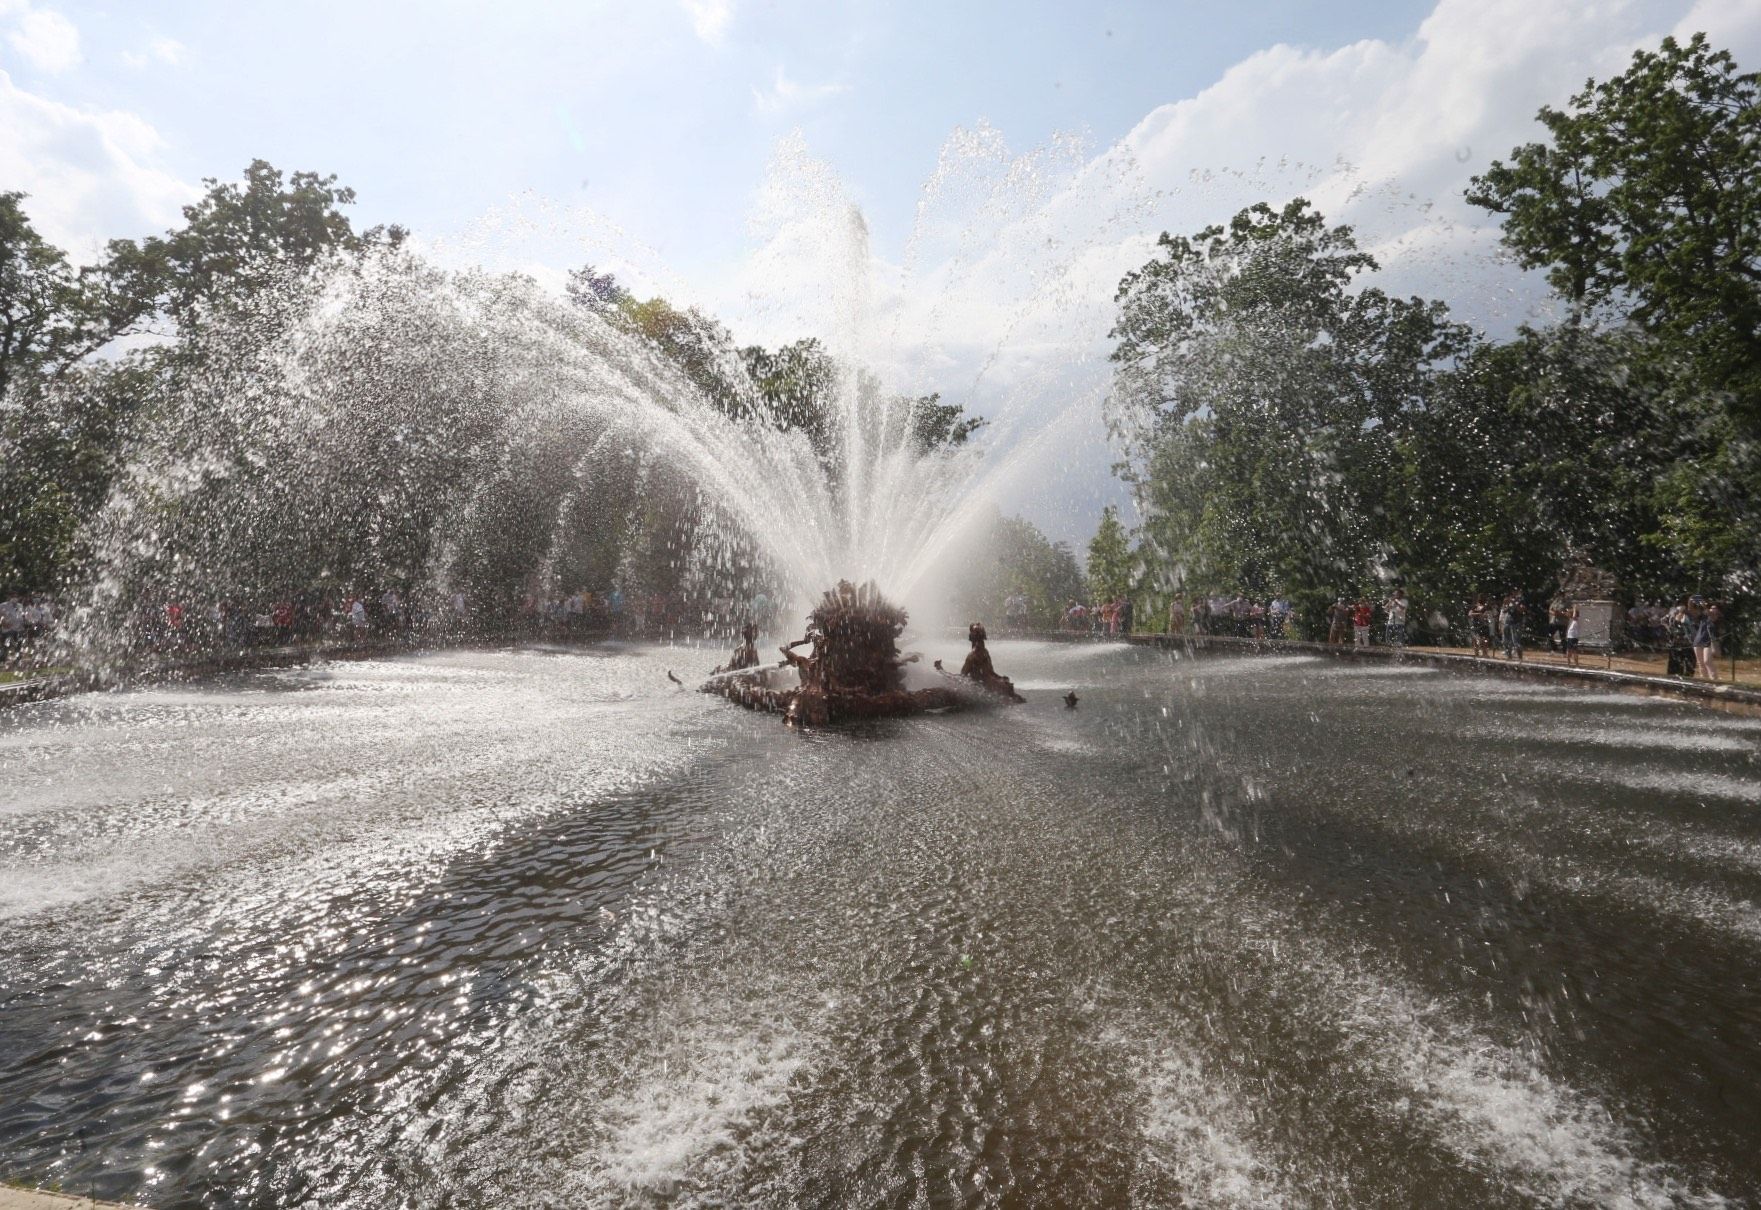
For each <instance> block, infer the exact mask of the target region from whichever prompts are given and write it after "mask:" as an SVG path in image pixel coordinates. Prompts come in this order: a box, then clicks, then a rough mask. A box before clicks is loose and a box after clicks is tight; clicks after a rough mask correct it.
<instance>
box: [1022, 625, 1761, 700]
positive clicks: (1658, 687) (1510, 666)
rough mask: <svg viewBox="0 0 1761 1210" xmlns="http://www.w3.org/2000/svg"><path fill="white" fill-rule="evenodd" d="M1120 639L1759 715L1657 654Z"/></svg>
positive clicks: (1070, 637)
mask: <svg viewBox="0 0 1761 1210" xmlns="http://www.w3.org/2000/svg"><path fill="white" fill-rule="evenodd" d="M997 637H998V638H1018V639H1041V640H1052V641H1054V642H1067V643H1069V642H1074V643H1088V642H1119V641H1121V640H1118V639H1106V638H1097V637H1095V636H1092V635H1087V634H1072V633H1070V632H1069V631H1016V632H1013V633H1009V634H1006V635H998V636H997ZM1125 641H1129V642H1131V643H1134V644H1137V645H1139V646H1148V647H1176V646H1178V647H1184V648H1187V649H1189V650H1192V651H1195V652H1204V651H1212V652H1224V651H1228V652H1243V653H1255V654H1269V653H1272V652H1286V653H1288V652H1301V653H1303V654H1305V655H1325V656H1331V657H1333V658H1334V659H1342V660H1353V659H1358V660H1416V661H1420V662H1423V663H1427V664H1432V665H1435V666H1437V667H1443V668H1451V669H1455V670H1458V671H1461V672H1473V673H1478V674H1484V675H1492V676H1514V677H1527V678H1533V679H1547V680H1557V681H1570V682H1575V683H1577V684H1581V685H1591V686H1595V687H1597V688H1602V689H1619V690H1622V691H1624V692H1629V693H1644V694H1649V695H1651V696H1654V697H1668V698H1674V699H1676V700H1678V701H1689V702H1697V703H1699V704H1701V705H1705V706H1711V707H1713V708H1715V709H1719V710H1725V711H1728V712H1731V713H1735V714H1749V715H1761V686H1758V685H1756V684H1753V683H1742V684H1731V683H1730V682H1728V681H1721V682H1719V683H1717V684H1713V683H1710V682H1707V681H1692V680H1684V679H1682V678H1680V677H1672V676H1663V675H1660V674H1661V673H1662V672H1663V670H1664V662H1663V659H1662V657H1658V658H1657V659H1656V660H1655V661H1649V660H1646V659H1645V658H1643V657H1640V658H1637V659H1628V658H1626V657H1619V656H1617V657H1616V658H1615V660H1614V661H1613V664H1614V666H1613V667H1612V668H1610V667H1605V666H1604V664H1605V663H1606V661H1605V659H1604V657H1603V656H1601V655H1600V654H1598V655H1594V656H1592V655H1588V654H1586V655H1585V656H1584V662H1583V663H1582V664H1581V665H1579V666H1577V667H1575V668H1574V667H1568V666H1567V665H1566V663H1565V659H1564V657H1563V656H1559V655H1548V653H1546V652H1540V653H1537V652H1533V651H1530V652H1528V653H1526V658H1525V659H1523V660H1522V661H1520V662H1518V661H1514V660H1503V659H1498V658H1493V659H1489V660H1487V659H1478V658H1476V657H1475V656H1474V654H1473V652H1472V651H1471V650H1470V649H1468V648H1465V647H1461V648H1450V647H1381V646H1372V647H1356V646H1353V645H1351V644H1337V645H1336V644H1328V643H1310V642H1305V641H1302V640H1298V639H1289V640H1278V639H1238V638H1234V637H1231V636H1227V635H1190V636H1185V637H1182V636H1177V635H1166V634H1134V635H1132V636H1131V637H1130V638H1129V640H1125ZM1543 657H1545V658H1543ZM1723 666H1725V667H1728V666H1729V662H1728V661H1726V662H1725V664H1724V665H1723ZM1628 667H1630V668H1634V669H1636V671H1627V670H1626V668H1628Z"/></svg>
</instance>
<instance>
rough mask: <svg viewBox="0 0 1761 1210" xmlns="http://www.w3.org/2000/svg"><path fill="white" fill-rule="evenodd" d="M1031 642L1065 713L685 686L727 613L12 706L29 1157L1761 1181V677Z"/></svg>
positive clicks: (512, 1188)
mask: <svg viewBox="0 0 1761 1210" xmlns="http://www.w3.org/2000/svg"><path fill="white" fill-rule="evenodd" d="M931 646H932V648H933V647H934V644H931ZM931 654H935V655H957V654H958V653H957V652H956V651H954V650H952V649H950V650H949V651H947V652H943V651H940V650H932V652H931ZM995 657H996V662H997V665H998V667H999V668H1001V669H1003V670H1004V671H1005V672H1008V673H1011V674H1013V675H1015V676H1016V678H1017V681H1018V683H1020V684H1023V685H1024V686H1027V687H1028V696H1029V697H1030V699H1031V700H1030V702H1029V704H1028V705H1027V706H1025V707H1021V708H1019V709H1016V710H1012V711H1008V712H1006V713H999V714H991V715H964V716H946V717H927V718H920V719H914V720H910V721H906V722H900V723H896V724H887V725H881V726H875V727H870V728H867V729H863V730H856V731H845V732H839V733H833V734H820V735H811V736H805V737H803V736H798V735H793V734H790V733H788V732H786V731H785V730H784V729H783V728H782V727H781V726H780V725H779V724H778V723H777V722H776V720H775V719H774V718H769V717H765V716H755V715H749V714H746V713H744V712H742V711H738V710H735V709H734V708H732V707H730V706H728V705H727V704H726V703H723V702H719V701H717V700H714V699H710V698H705V697H701V696H699V695H696V694H690V693H680V692H676V691H674V690H673V689H672V686H671V685H670V684H669V683H668V682H667V681H666V679H665V675H664V672H665V669H666V668H668V667H673V668H676V669H679V670H680V671H681V672H682V673H683V672H684V671H685V670H687V669H693V668H696V667H697V666H699V665H702V666H707V665H708V664H709V663H712V662H714V660H715V658H716V655H715V653H703V652H691V651H680V650H677V649H673V650H659V649H652V648H635V647H608V648H605V649H601V650H593V651H566V652H565V651H538V650H530V649H526V650H513V651H503V652H475V653H461V652H454V653H448V654H443V655H431V656H424V657H418V658H409V659H398V660H387V661H381V662H367V663H337V664H330V665H324V666H319V667H313V668H310V669H302V670H298V671H278V672H261V673H256V674H250V675H243V676H238V677H233V678H228V679H224V680H217V681H214V682H210V683H206V684H200V685H194V686H187V687H172V688H157V689H152V690H146V691H140V692H131V693H117V694H103V695H87V696H82V697H77V698H73V699H69V700H65V701H61V702H51V703H42V704H38V705H34V706H29V707H24V708H21V709H18V710H15V711H12V712H10V713H7V714H4V715H0V922H3V923H4V926H5V927H4V928H3V929H0V1176H4V1177H6V1178H10V1179H14V1180H24V1181H27V1182H31V1183H48V1182H58V1183H59V1184H60V1185H61V1187H63V1188H65V1189H67V1190H70V1191H77V1192H86V1191H91V1192H95V1193H97V1194H100V1195H105V1196H110V1197H116V1198H126V1199H133V1200H138V1201H140V1202H143V1203H146V1204H149V1205H155V1206H200V1205H208V1206H231V1205H248V1206H323V1207H375V1208H377V1207H388V1206H410V1207H429V1206H434V1207H442V1206H444V1207H458V1208H465V1207H502V1206H510V1205H520V1206H558V1207H563V1206H570V1207H572V1206H596V1205H629V1204H638V1205H640V1204H646V1203H657V1204H658V1203H668V1204H675V1205H767V1204H771V1205H775V1204H788V1205H838V1206H846V1205H850V1206H862V1205H874V1206H892V1205H907V1204H917V1205H960V1204H969V1205H985V1204H992V1203H999V1204H1017V1205H1035V1204H1038V1205H1072V1206H1082V1205H1095V1206H1100V1205H1109V1206H1110V1205H1120V1204H1130V1203H1136V1204H1140V1205H1155V1206H1161V1205H1171V1204H1192V1205H1206V1206H1279V1205H1298V1206H1300V1205H1354V1206H1357V1205H1369V1206H1399V1207H1407V1206H1415V1205H1426V1206H1464V1207H1467V1206H1474V1207H1480V1206H1487V1205H1501V1206H1502V1205H1525V1204H1532V1205H1596V1206H1603V1205H1635V1206H1665V1205H1683V1204H1686V1205H1701V1204H1704V1205H1719V1204H1731V1205H1739V1204H1750V1203H1753V1202H1755V1201H1758V1200H1761V1154H1758V1152H1757V1148H1756V1147H1755V1143H1756V1140H1757V1139H1761V903H1758V899H1761V819H1758V817H1757V811H1758V809H1761V770H1758V769H1757V765H1756V753H1757V745H1758V741H1761V720H1748V719H1740V718H1732V717H1726V716H1722V715H1717V714H1711V713H1707V712H1704V711H1702V710H1699V709H1697V708H1693V707H1687V706H1681V705H1673V704H1667V703H1660V702H1655V701H1650V700H1646V699H1642V698H1636V697H1624V696H1605V695H1596V694H1587V693H1581V692H1572V691H1564V690H1552V689H1547V688H1543V687H1538V686H1536V685H1535V684H1532V683H1528V682H1521V683H1518V682H1507V681H1502V680H1495V679H1480V678H1466V677H1455V676H1451V675H1446V674H1442V673H1437V672H1433V671H1429V670H1426V669H1423V668H1420V667H1415V666H1394V665H1377V666H1374V667H1366V668H1362V669H1359V668H1354V667H1352V666H1350V665H1343V664H1335V663H1331V662H1323V661H1316V660H1307V659H1302V658H1290V659H1275V658H1267V659H1260V660H1232V659H1223V658H1208V659H1204V660H1200V661H1192V660H1172V659H1170V658H1169V657H1168V656H1166V655H1162V654H1158V653H1152V652H1138V651H1130V650H1125V649H1122V648H1118V647H1103V646H1087V645H1082V646H1074V645H1072V646H1056V645H1045V646H1042V645H1036V644H1016V643H999V644H996V645H995ZM687 679H689V678H688V677H687ZM1069 687H1075V688H1076V689H1077V691H1078V692H1079V693H1080V694H1081V695H1082V699H1083V700H1082V704H1081V706H1080V707H1079V708H1078V709H1077V710H1075V711H1067V710H1065V709H1064V707H1063V705H1062V703H1061V702H1060V701H1059V700H1058V698H1059V696H1060V695H1061V694H1062V693H1063V692H1064V690H1065V689H1066V688H1069Z"/></svg>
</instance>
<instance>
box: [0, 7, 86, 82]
mask: <svg viewBox="0 0 1761 1210" xmlns="http://www.w3.org/2000/svg"><path fill="white" fill-rule="evenodd" d="M0 17H4V18H9V19H10V21H11V24H12V28H11V29H10V30H8V31H7V34H6V42H7V44H8V45H9V46H11V47H12V49H13V50H14V51H15V52H16V53H17V54H18V55H20V56H21V57H22V58H23V59H24V61H25V62H26V63H29V64H30V65H31V66H32V67H34V68H36V69H37V70H38V71H40V72H43V73H45V74H48V75H55V74H57V73H60V72H64V71H69V70H71V69H72V68H75V67H78V66H79V64H80V60H81V58H82V56H81V54H80V46H79V30H78V29H76V28H74V24H73V22H71V21H69V20H68V19H67V18H66V17H63V16H62V15H61V14H60V13H57V12H53V11H51V10H49V9H45V8H35V7H33V6H31V5H30V4H28V3H12V4H9V5H6V6H5V7H0Z"/></svg>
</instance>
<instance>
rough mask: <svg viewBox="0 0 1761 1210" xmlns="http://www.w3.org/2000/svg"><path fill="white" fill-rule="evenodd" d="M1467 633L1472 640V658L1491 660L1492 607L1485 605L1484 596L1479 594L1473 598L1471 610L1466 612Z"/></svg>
mask: <svg viewBox="0 0 1761 1210" xmlns="http://www.w3.org/2000/svg"><path fill="white" fill-rule="evenodd" d="M1467 616H1468V632H1469V633H1470V634H1471V635H1472V636H1473V640H1474V658H1475V659H1487V660H1489V659H1491V658H1492V607H1491V606H1490V605H1488V604H1486V594H1485V593H1480V594H1479V595H1478V596H1476V597H1475V598H1474V605H1473V608H1472V609H1470V610H1468V612H1467Z"/></svg>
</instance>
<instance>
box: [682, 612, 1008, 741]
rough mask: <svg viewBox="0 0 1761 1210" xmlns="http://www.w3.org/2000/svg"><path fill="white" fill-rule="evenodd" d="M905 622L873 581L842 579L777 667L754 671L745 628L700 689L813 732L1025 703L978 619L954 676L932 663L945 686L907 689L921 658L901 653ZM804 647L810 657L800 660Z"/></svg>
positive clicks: (754, 655) (751, 630) (751, 631)
mask: <svg viewBox="0 0 1761 1210" xmlns="http://www.w3.org/2000/svg"><path fill="white" fill-rule="evenodd" d="M906 620H907V617H906V613H905V611H904V610H903V609H901V608H899V607H898V606H897V605H894V604H893V603H892V602H890V601H888V600H887V599H886V597H884V596H882V595H881V592H880V590H879V589H878V588H876V587H875V585H874V583H873V582H872V581H870V582H869V583H866V584H863V585H862V586H861V587H860V588H859V587H857V586H856V585H854V584H852V583H851V582H850V581H849V580H840V581H839V582H838V586H837V587H836V588H834V589H831V590H829V591H827V592H826V593H824V594H823V595H822V596H821V597H820V600H819V604H817V605H816V606H815V607H814V608H813V611H812V612H811V613H809V614H808V615H807V633H806V634H805V635H804V636H803V637H801V638H799V639H796V640H795V641H794V642H792V643H789V644H787V645H786V646H784V647H783V648H781V654H782V661H781V662H780V663H778V664H776V665H773V666H771V667H768V668H761V667H756V666H755V665H756V664H757V662H758V652H757V649H756V645H755V640H756V634H757V630H756V627H755V626H753V625H752V624H751V623H747V625H746V627H745V628H744V629H743V630H742V632H741V639H742V642H741V645H740V647H738V648H737V649H736V650H735V652H734V655H733V658H732V659H731V660H730V661H729V662H728V663H727V664H726V665H724V666H723V667H720V668H717V669H716V670H715V671H714V672H713V673H711V674H710V677H709V679H708V680H707V681H705V682H704V684H703V692H705V693H714V694H718V695H720V696H723V697H726V698H727V699H728V700H730V701H733V702H738V703H739V704H740V705H743V706H746V707H747V708H749V709H753V710H774V711H778V712H780V713H781V714H782V715H783V716H784V718H785V719H786V721H787V722H788V723H789V724H790V725H791V726H812V727H819V726H824V725H826V724H827V723H836V722H845V721H849V720H853V719H863V718H887V717H893V716H898V715H906V714H919V713H922V712H924V711H927V710H950V709H957V708H961V707H965V706H974V705H991V704H1002V703H1016V702H1020V701H1022V700H1023V699H1022V698H1021V697H1020V696H1019V695H1018V694H1017V693H1016V692H1015V686H1014V685H1013V683H1011V682H1010V680H1009V678H1007V677H1004V676H999V675H997V673H996V670H995V669H994V668H992V667H991V657H990V652H989V651H988V650H986V648H985V633H984V626H983V625H982V624H980V623H978V622H974V623H973V624H972V626H971V628H970V630H969V631H968V637H969V638H970V639H971V642H972V652H971V654H969V655H968V656H967V657H966V663H965V665H964V666H963V667H962V668H961V673H960V675H959V676H957V677H956V676H953V675H952V674H950V673H948V672H946V671H945V670H944V669H943V668H942V663H941V661H940V660H937V661H936V663H935V670H936V672H938V673H940V674H941V676H942V679H943V681H944V683H943V684H940V685H931V686H927V687H922V688H917V689H911V688H907V687H906V684H905V668H906V666H907V665H910V664H914V663H916V662H917V661H918V658H919V657H918V656H917V655H915V654H913V655H901V654H900V653H899V644H898V639H899V635H900V634H901V633H902V632H903V631H904V629H905V622H906ZM801 648H806V649H807V652H808V653H807V654H806V655H802V654H801V651H800V649H801Z"/></svg>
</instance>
